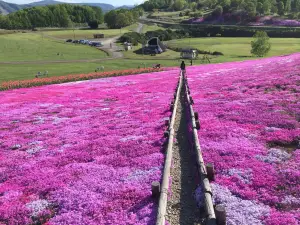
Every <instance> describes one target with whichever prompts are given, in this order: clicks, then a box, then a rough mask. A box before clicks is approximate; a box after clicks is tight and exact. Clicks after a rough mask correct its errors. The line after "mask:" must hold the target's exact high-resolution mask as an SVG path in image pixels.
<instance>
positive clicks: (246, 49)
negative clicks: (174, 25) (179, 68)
mask: <svg viewBox="0 0 300 225" xmlns="http://www.w3.org/2000/svg"><path fill="white" fill-rule="evenodd" d="M252 40H253V39H252V38H190V39H181V40H172V41H169V42H168V45H169V46H171V47H179V48H189V47H192V48H198V49H200V50H206V51H211V52H213V51H218V52H222V53H223V54H224V56H219V57H213V58H212V62H227V61H240V60H245V59H253V58H255V57H252V55H251V53H250V51H251V44H250V43H251V41H252ZM270 43H271V50H270V52H269V53H268V55H267V57H269V56H276V55H285V54H291V53H295V52H300V40H299V39H297V38H271V39H270ZM200 57H201V55H200Z"/></svg>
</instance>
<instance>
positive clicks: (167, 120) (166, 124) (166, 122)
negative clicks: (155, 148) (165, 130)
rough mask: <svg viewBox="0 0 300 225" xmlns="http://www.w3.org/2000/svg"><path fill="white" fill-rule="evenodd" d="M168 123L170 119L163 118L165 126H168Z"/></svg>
mask: <svg viewBox="0 0 300 225" xmlns="http://www.w3.org/2000/svg"><path fill="white" fill-rule="evenodd" d="M169 125H170V119H166V120H165V126H167V127H168V126H169Z"/></svg>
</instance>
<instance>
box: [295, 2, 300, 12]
mask: <svg viewBox="0 0 300 225" xmlns="http://www.w3.org/2000/svg"><path fill="white" fill-rule="evenodd" d="M295 9H296V11H297V12H299V11H300V0H295Z"/></svg>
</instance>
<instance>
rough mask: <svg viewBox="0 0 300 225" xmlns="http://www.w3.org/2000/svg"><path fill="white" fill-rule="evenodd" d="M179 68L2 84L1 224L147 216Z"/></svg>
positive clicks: (90, 222) (144, 220)
mask: <svg viewBox="0 0 300 225" xmlns="http://www.w3.org/2000/svg"><path fill="white" fill-rule="evenodd" d="M178 79H179V72H178V71H165V72H158V73H150V74H142V75H132V76H123V77H113V78H105V79H98V80H90V81H81V82H73V83H65V84H56V85H48V86H41V87H36V88H27V89H25V88H23V89H17V90H10V91H4V92H0V111H1V112H2V114H1V117H0V224H9V225H16V224H22V225H26V224H40V223H41V224H48V225H58V224H72V225H99V224H119V225H128V224H151V223H154V221H155V219H156V212H157V204H156V203H155V202H154V201H153V199H152V198H151V183H152V182H153V181H156V180H160V179H161V175H162V169H163V163H164V154H163V153H162V144H163V142H164V138H163V133H164V129H165V127H164V119H165V118H166V117H169V116H170V111H169V105H170V102H171V100H172V99H173V93H174V90H175V87H176V84H177V82H178Z"/></svg>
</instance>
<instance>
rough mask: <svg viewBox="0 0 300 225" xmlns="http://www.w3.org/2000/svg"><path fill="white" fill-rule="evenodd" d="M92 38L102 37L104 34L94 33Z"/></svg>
mask: <svg viewBox="0 0 300 225" xmlns="http://www.w3.org/2000/svg"><path fill="white" fill-rule="evenodd" d="M94 38H95V39H96V38H104V34H94Z"/></svg>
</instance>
